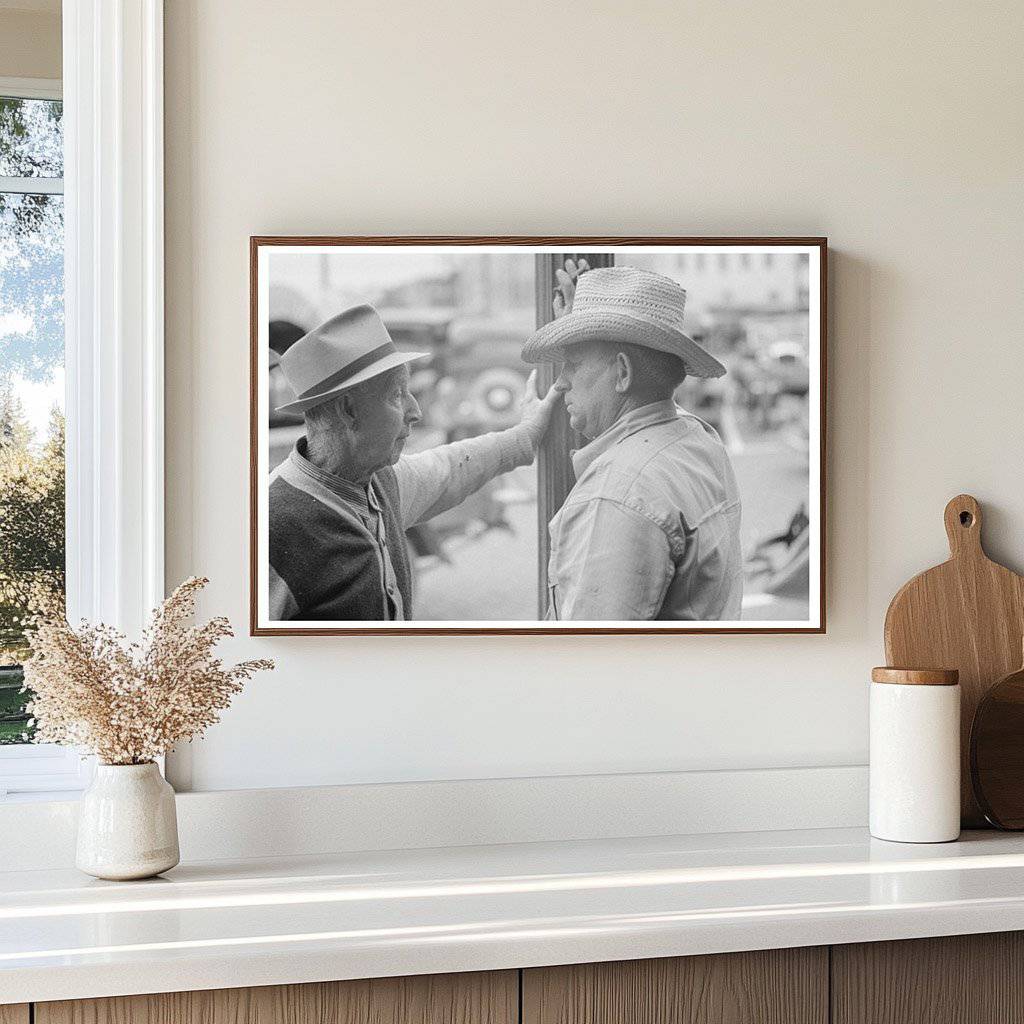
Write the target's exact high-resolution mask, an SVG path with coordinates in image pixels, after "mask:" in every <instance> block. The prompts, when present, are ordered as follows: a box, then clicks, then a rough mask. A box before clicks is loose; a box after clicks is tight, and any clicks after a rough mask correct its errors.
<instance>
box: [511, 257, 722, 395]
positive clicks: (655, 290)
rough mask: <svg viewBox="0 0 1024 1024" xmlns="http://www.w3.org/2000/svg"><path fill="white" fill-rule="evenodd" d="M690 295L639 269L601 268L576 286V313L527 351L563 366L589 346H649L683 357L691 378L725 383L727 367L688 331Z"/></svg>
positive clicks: (529, 358)
mask: <svg viewBox="0 0 1024 1024" xmlns="http://www.w3.org/2000/svg"><path fill="white" fill-rule="evenodd" d="M685 309H686V291H685V290H684V289H683V288H682V287H680V286H679V285H678V284H677V283H676V282H675V281H673V280H672V279H671V278H668V277H663V276H662V275H661V274H655V273H652V272H651V271H649V270H638V269H637V268H636V267H600V268H599V269H597V270H588V271H586V272H585V273H583V274H581V275H580V277H579V279H578V281H577V282H576V295H575V298H574V299H573V304H572V312H570V313H567V314H566V315H565V316H562V317H559V318H558V319H557V320H552V321H551V323H549V324H545V325H544V326H543V327H541V328H540V330H539V331H537V333H536V334H534V335H533V336H532V337H531V338H530V340H529V341H527V343H526V345H525V346H524V348H523V359H524V360H525V361H526V362H528V363H540V362H560V361H561V360H562V358H563V353H562V351H561V350H562V349H564V348H565V347H566V346H567V345H576V344H579V343H580V342H587V341H618V342H628V343H629V344H632V345H644V346H646V347H647V348H653V349H657V350H658V351H659V352H668V353H670V354H671V355H674V356H678V357H679V358H680V359H681V360H682V361H683V364H684V365H685V366H686V372H687V374H689V375H690V376H691V377H721V376H722V375H723V374H724V373H725V367H724V366H723V365H722V364H721V363H720V362H719V361H718V360H717V359H716V358H715V357H714V356H713V355H711V353H710V352H708V351H706V350H705V349H703V348H701V346H700V345H698V344H697V342H695V341H694V340H693V338H691V337H690V336H689V335H688V334H687V333H686V332H685V331H684V330H683V313H684V311H685Z"/></svg>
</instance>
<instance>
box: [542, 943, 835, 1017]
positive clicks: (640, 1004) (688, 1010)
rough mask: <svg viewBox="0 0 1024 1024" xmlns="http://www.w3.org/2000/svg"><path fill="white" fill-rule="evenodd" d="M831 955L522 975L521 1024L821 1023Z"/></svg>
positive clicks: (778, 952) (800, 952) (769, 955)
mask: <svg viewBox="0 0 1024 1024" xmlns="http://www.w3.org/2000/svg"><path fill="white" fill-rule="evenodd" d="M827 1020H828V950H827V948H825V947H821V948H814V949H773V950H763V951H758V952H753V953H722V954H717V955H715V956H690V957H674V958H670V959H659V960H629V961H624V962H621V963H608V964H581V965H575V966H569V967H543V968H536V969H533V970H528V971H524V972H523V1024H826V1021H827Z"/></svg>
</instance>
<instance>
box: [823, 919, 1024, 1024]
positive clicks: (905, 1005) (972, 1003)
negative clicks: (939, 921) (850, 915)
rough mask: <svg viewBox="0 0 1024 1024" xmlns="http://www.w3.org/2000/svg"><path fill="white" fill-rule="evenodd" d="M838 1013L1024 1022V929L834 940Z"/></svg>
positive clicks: (846, 1020) (918, 1022) (887, 1019)
mask: <svg viewBox="0 0 1024 1024" xmlns="http://www.w3.org/2000/svg"><path fill="white" fill-rule="evenodd" d="M832 1020H833V1022H834V1024H1019V1022H1024V933H1018V932H1002V933H995V934H992V935H954V936H951V937H948V938H938V939H911V940H907V941H903V942H869V943H864V944H857V945H850V946H833V947H832Z"/></svg>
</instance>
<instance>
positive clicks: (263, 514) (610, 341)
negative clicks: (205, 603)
mask: <svg viewBox="0 0 1024 1024" xmlns="http://www.w3.org/2000/svg"><path fill="white" fill-rule="evenodd" d="M825 251H826V246H825V241H824V240H823V239H706V240H704V239H685V240H680V239H671V240H668V239H557V238H553V239H483V238H473V239H454V238H448V239H436V240H435V239H412V238H379V239H374V238H359V239H345V238H337V239H334V238H301V239H299V238H287V237H273V238H260V237H256V238H253V239H252V243H251V254H252V266H251V274H252V325H251V327H252V367H251V371H252V372H251V381H252V396H251V403H252V408H251V419H252V439H251V441H252V451H251V483H252V495H251V501H252V523H251V526H252V541H251V543H252V547H251V571H252V580H251V598H252V609H251V626H252V632H253V634H254V635H264V634H267V635H276V634H282V633H311V634H324V633H357V632H361V633H366V632H373V633H377V632H385V633H386V632H404V633H409V632H425V633H476V632H479V633H483V632H502V631H506V632H569V633H572V632H731V631H734V632H753V631H756V632H776V631H777V632H822V631H824V602H823V586H822V578H823V561H824V559H823V554H824V543H823V498H822V495H823V480H822V467H823V444H822V438H823V436H824V429H823V427H824V394H825V386H824V384H825V379H824V323H825V310H824V302H825Z"/></svg>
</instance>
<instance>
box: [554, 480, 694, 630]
mask: <svg viewBox="0 0 1024 1024" xmlns="http://www.w3.org/2000/svg"><path fill="white" fill-rule="evenodd" d="M552 526H553V527H554V526H555V524H554V523H553V524H552ZM674 569H675V566H674V562H673V557H672V550H671V544H670V542H669V538H668V536H667V535H666V534H665V531H664V530H663V529H662V528H661V527H660V526H659V525H658V524H657V523H655V522H654V521H653V520H651V519H650V518H648V517H647V516H646V515H644V514H643V513H642V512H639V511H637V510H636V509H634V508H630V507H629V506H627V505H625V504H623V503H622V502H621V501H616V500H613V499H609V498H592V499H590V500H588V501H581V502H577V503H570V504H568V505H566V506H564V507H563V508H562V510H561V511H560V512H559V513H558V516H557V528H555V529H553V530H552V551H551V560H550V563H549V570H548V585H549V590H550V597H551V604H550V609H549V615H550V617H551V618H554V619H565V620H568V619H573V620H589V619H594V620H605V621H610V620H614V621H619V620H631V619H654V618H657V616H658V612H659V610H660V609H661V606H662V603H663V601H664V600H665V594H666V591H667V590H668V587H669V584H670V582H671V580H672V575H673V572H674Z"/></svg>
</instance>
